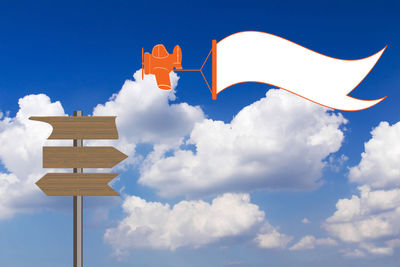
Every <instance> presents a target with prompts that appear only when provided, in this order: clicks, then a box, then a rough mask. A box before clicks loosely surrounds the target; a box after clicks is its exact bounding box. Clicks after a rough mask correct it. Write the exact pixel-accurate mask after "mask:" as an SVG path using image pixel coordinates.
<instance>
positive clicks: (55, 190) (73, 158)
mask: <svg viewBox="0 0 400 267" xmlns="http://www.w3.org/2000/svg"><path fill="white" fill-rule="evenodd" d="M29 119H31V120H36V121H42V122H46V123H49V124H50V125H51V126H52V127H53V132H52V133H51V135H50V136H49V137H48V139H72V140H73V147H65V146H61V147H60V146H46V147H43V168H73V173H47V174H46V175H45V176H43V177H42V178H41V179H40V180H39V181H37V182H36V185H37V186H38V187H39V188H40V189H41V190H42V191H43V192H44V193H45V194H46V195H48V196H73V197H74V267H82V263H83V249H82V244H83V242H82V233H83V231H82V230H83V229H82V226H83V224H82V222H83V220H82V217H83V212H82V211H83V210H82V207H83V196H119V194H118V193H117V192H116V191H114V190H113V189H112V188H111V187H110V186H109V185H108V183H109V182H110V181H111V180H112V179H114V178H115V177H116V176H117V175H118V174H119V173H83V169H82V168H112V167H114V166H115V165H117V164H118V163H119V162H121V161H123V160H124V159H126V158H127V157H128V156H126V155H125V154H123V153H122V152H120V151H118V150H117V149H115V148H114V147H95V146H90V147H84V146H83V139H118V132H117V127H116V124H115V119H116V117H115V116H104V117H103V116H98V117H97V116H96V117H87V116H85V117H84V116H82V111H75V112H74V116H73V117H68V116H59V117H54V116H53V117H30V118H29Z"/></svg>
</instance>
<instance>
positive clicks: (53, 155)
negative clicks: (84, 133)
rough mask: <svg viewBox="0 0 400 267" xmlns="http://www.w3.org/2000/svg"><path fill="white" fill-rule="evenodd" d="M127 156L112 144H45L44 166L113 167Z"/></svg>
mask: <svg viewBox="0 0 400 267" xmlns="http://www.w3.org/2000/svg"><path fill="white" fill-rule="evenodd" d="M127 157H128V156H127V155H125V154H124V153H122V152H120V151H119V150H117V149H115V148H114V147H111V146H99V147H97V146H96V147H90V146H87V147H65V146H45V147H43V168H112V167H114V166H115V165H117V164H118V163H119V162H121V161H123V160H124V159H126V158H127Z"/></svg>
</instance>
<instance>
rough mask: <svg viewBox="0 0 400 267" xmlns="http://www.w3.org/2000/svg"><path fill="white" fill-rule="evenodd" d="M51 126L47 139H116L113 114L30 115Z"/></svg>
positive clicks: (33, 118) (31, 118)
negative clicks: (79, 115) (77, 115)
mask: <svg viewBox="0 0 400 267" xmlns="http://www.w3.org/2000/svg"><path fill="white" fill-rule="evenodd" d="M29 119H30V120H35V121H42V122H47V123H49V124H50V125H51V126H52V127H53V132H52V133H51V135H50V136H49V137H48V139H118V131H117V127H116V124H115V119H116V117H115V116H93V117H89V116H82V117H68V116H50V117H30V118H29Z"/></svg>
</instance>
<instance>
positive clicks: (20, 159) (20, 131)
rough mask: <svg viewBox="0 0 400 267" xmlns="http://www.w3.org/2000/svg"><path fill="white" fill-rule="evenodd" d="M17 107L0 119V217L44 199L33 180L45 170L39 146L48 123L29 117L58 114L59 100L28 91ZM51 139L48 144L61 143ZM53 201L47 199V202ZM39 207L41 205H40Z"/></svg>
mask: <svg viewBox="0 0 400 267" xmlns="http://www.w3.org/2000/svg"><path fill="white" fill-rule="evenodd" d="M18 104H19V111H18V112H17V114H16V116H15V117H14V118H11V117H9V116H7V115H6V116H5V117H3V118H2V119H1V120H0V147H1V149H0V160H1V162H2V163H3V166H4V168H5V169H6V170H7V171H8V172H7V173H0V219H4V218H9V217H11V216H12V215H13V214H14V213H16V212H31V211H33V210H34V209H35V208H37V207H39V206H41V205H43V203H45V202H46V199H45V196H44V194H43V193H42V192H40V190H39V189H38V188H37V186H36V185H35V182H36V181H37V180H38V179H39V178H40V177H41V176H42V175H43V174H44V173H45V171H44V170H43V169H42V146H43V145H45V144H50V143H49V142H48V141H46V139H47V137H48V136H49V135H50V132H51V126H50V125H47V124H45V123H40V122H35V121H30V120H29V119H28V118H29V117H30V116H34V115H38V116H44V115H50V116H51V115H54V116H62V115H65V114H64V110H63V108H62V106H61V104H60V102H51V101H50V98H49V97H47V96H46V95H43V94H39V95H28V96H25V97H23V98H21V99H20V100H19V101H18ZM63 143H64V142H62V141H52V142H51V144H52V145H57V144H58V145H60V144H63ZM52 202H54V201H52V200H51V201H48V202H47V206H48V205H51V204H52ZM42 207H43V206H42Z"/></svg>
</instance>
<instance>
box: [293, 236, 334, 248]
mask: <svg viewBox="0 0 400 267" xmlns="http://www.w3.org/2000/svg"><path fill="white" fill-rule="evenodd" d="M337 244H338V243H337V242H336V240H334V239H332V238H330V237H328V238H316V237H315V236H312V235H307V236H304V237H303V238H302V239H300V240H299V242H297V243H296V244H294V245H293V246H292V247H291V248H290V250H306V249H314V248H315V246H337Z"/></svg>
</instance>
